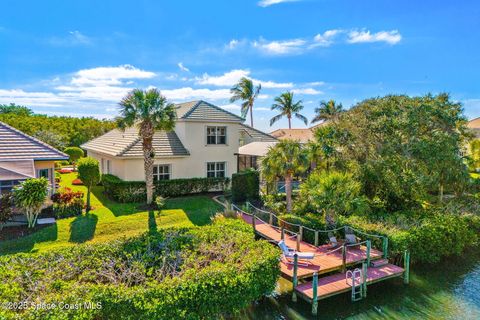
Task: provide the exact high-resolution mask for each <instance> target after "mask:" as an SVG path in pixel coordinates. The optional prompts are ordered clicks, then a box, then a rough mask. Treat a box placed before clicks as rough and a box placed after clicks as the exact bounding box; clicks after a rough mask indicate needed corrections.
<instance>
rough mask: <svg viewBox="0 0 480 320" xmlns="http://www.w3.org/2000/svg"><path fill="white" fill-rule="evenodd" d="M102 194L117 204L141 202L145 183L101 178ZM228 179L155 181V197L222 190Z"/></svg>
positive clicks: (144, 194)
mask: <svg viewBox="0 0 480 320" xmlns="http://www.w3.org/2000/svg"><path fill="white" fill-rule="evenodd" d="M102 184H103V186H104V192H105V193H106V194H107V195H108V196H110V197H111V198H112V199H114V200H115V201H118V202H123V203H125V202H142V201H145V199H146V197H147V193H146V188H145V182H143V181H123V180H122V179H120V178H118V177H117V176H114V175H111V174H104V175H103V176H102ZM228 184H229V179H228V178H191V179H173V180H161V181H155V190H154V191H155V196H158V195H160V196H162V197H179V196H184V195H188V194H195V193H206V192H211V191H221V190H224V189H225V188H226V187H227V186H228Z"/></svg>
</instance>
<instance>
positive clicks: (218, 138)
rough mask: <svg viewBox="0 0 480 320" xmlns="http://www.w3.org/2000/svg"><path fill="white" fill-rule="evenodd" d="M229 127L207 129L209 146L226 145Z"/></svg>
mask: <svg viewBox="0 0 480 320" xmlns="http://www.w3.org/2000/svg"><path fill="white" fill-rule="evenodd" d="M226 143H227V127H207V144H226Z"/></svg>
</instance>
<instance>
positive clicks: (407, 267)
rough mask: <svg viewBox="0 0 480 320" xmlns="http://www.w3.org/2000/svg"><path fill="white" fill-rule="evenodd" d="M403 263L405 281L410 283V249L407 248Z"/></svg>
mask: <svg viewBox="0 0 480 320" xmlns="http://www.w3.org/2000/svg"><path fill="white" fill-rule="evenodd" d="M403 265H404V271H403V283H405V284H408V283H409V282H410V251H408V250H405V254H404V257H403Z"/></svg>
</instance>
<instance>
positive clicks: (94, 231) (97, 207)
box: [0, 173, 220, 255]
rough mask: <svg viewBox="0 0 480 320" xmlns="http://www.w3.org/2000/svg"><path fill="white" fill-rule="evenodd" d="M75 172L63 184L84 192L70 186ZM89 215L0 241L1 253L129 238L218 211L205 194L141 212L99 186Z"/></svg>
mask: <svg viewBox="0 0 480 320" xmlns="http://www.w3.org/2000/svg"><path fill="white" fill-rule="evenodd" d="M75 178H76V173H70V174H63V175H62V182H61V185H62V186H67V187H69V188H71V189H73V190H81V191H83V192H85V193H86V188H85V187H84V186H73V185H72V183H71V182H72V181H73V180H74V179H75ZM91 200H92V206H93V207H94V209H93V210H92V211H91V212H90V214H89V215H81V216H78V217H73V218H68V219H61V220H57V223H56V224H55V225H52V226H49V227H46V228H43V229H41V230H39V231H37V232H35V233H33V234H31V235H28V236H25V237H23V238H19V239H15V240H9V241H3V242H0V255H2V254H7V253H16V252H36V251H46V250H50V249H53V248H59V247H67V246H73V245H75V244H78V243H84V242H89V243H95V242H105V241H109V240H114V239H118V238H120V237H130V236H134V235H137V234H140V233H142V232H145V231H147V230H152V229H156V228H168V227H180V226H192V225H199V226H201V225H205V224H208V223H210V217H211V216H212V215H214V214H215V213H216V212H217V211H219V210H220V207H219V205H217V204H216V203H215V202H214V201H213V200H212V199H210V198H209V197H208V196H191V197H182V198H171V199H168V200H167V202H166V205H165V208H164V209H163V210H162V211H161V212H160V213H158V211H155V212H153V211H150V212H148V211H141V210H139V209H137V208H138V207H139V206H140V205H141V204H138V203H126V204H124V203H116V202H114V201H112V200H110V199H108V198H106V197H105V195H103V194H102V187H100V186H99V187H95V188H94V190H93V192H92V199H91Z"/></svg>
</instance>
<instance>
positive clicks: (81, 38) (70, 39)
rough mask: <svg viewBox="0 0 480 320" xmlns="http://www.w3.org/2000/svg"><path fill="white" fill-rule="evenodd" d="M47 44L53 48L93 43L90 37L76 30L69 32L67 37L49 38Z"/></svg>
mask: <svg viewBox="0 0 480 320" xmlns="http://www.w3.org/2000/svg"><path fill="white" fill-rule="evenodd" d="M47 42H48V43H50V44H51V45H54V46H85V45H91V44H92V43H93V41H92V39H91V38H90V37H87V36H86V35H84V34H83V33H81V32H80V31H78V30H75V31H70V32H69V33H68V35H67V36H64V37H51V38H50V39H48V40H47Z"/></svg>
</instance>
